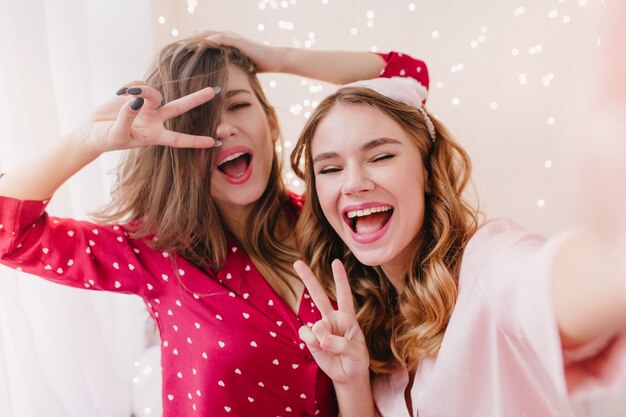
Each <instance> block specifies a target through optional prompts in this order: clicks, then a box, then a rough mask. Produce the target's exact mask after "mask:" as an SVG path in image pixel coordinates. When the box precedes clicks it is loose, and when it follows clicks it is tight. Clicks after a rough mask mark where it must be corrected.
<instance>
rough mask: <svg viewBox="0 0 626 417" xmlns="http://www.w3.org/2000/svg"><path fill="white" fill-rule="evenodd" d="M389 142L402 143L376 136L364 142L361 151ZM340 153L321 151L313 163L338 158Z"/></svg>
mask: <svg viewBox="0 0 626 417" xmlns="http://www.w3.org/2000/svg"><path fill="white" fill-rule="evenodd" d="M387 144H394V145H401V144H402V143H401V142H400V141H399V140H397V139H392V138H376V139H372V140H370V141H368V142H367V143H365V144H363V145H362V146H361V152H367V151H370V150H372V149H374V148H376V147H378V146H382V145H387ZM338 156H339V154H338V153H337V152H324V153H321V154H319V155H317V156H316V157H315V158H313V165H315V164H316V163H318V162H320V161H323V160H325V159H331V158H336V157H338Z"/></svg>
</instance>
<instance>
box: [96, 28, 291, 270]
mask: <svg viewBox="0 0 626 417" xmlns="http://www.w3.org/2000/svg"><path fill="white" fill-rule="evenodd" d="M229 65H234V66H236V67H238V68H240V69H241V70H243V71H244V72H245V73H246V74H248V79H249V81H250V85H251V87H252V89H253V91H254V93H255V94H256V97H257V98H258V99H259V101H260V103H261V106H262V108H263V109H264V111H265V114H266V116H267V119H268V121H269V123H270V124H271V125H272V126H276V131H278V130H277V129H278V123H277V118H276V112H275V110H274V108H273V107H272V106H271V105H270V104H269V102H268V100H267V98H266V97H265V94H264V93H263V90H262V89H261V85H260V83H259V80H258V78H257V76H256V74H257V70H256V68H255V66H254V64H253V63H252V62H251V61H250V60H249V59H248V58H247V57H245V56H244V55H242V54H241V53H240V52H239V51H238V50H237V49H234V48H230V47H224V46H218V45H216V44H214V43H212V42H209V41H207V40H206V39H204V38H200V37H195V38H189V39H184V40H181V41H179V42H175V43H172V44H170V45H168V46H166V47H165V48H164V49H163V50H162V51H161V53H160V55H159V56H158V57H157V58H156V59H155V62H154V64H153V65H152V67H151V68H150V70H149V71H148V74H147V77H146V83H147V84H148V85H150V86H151V87H153V88H155V89H157V90H158V91H159V92H160V93H161V94H162V95H163V104H165V103H168V102H170V101H172V100H175V99H177V98H180V97H182V96H185V95H187V94H190V93H192V92H194V91H198V90H200V89H202V88H205V87H208V86H220V87H222V89H224V88H225V86H226V82H227V78H228V66H229ZM221 97H222V95H218V96H216V98H215V99H213V100H211V101H209V102H208V103H206V104H203V105H201V106H198V107H196V108H195V109H193V110H191V111H189V112H187V113H184V114H182V115H180V116H178V117H175V118H173V119H171V120H168V121H167V124H166V127H167V128H168V129H171V130H175V131H178V132H184V133H190V134H195V135H210V136H214V135H215V131H216V129H217V125H218V123H219V120H220V117H221V112H222V108H223V99H222V98H221ZM273 139H277V138H270V137H268V138H267V140H273ZM213 152H214V151H213V150H212V149H181V148H173V147H169V146H149V147H142V148H138V149H133V150H130V151H128V152H127V153H126V155H125V157H124V158H123V159H122V161H121V163H120V166H119V169H118V175H117V181H116V184H115V187H114V189H113V193H112V201H111V203H110V204H109V205H108V206H107V207H105V208H104V209H102V210H101V211H99V212H97V213H95V214H94V215H93V216H94V218H95V219H96V220H98V221H100V222H104V223H112V222H119V221H125V222H128V224H129V225H132V231H133V236H134V237H137V238H146V237H149V236H154V237H155V238H156V239H150V241H149V242H150V244H151V245H152V247H154V248H155V249H157V250H164V251H169V252H172V253H177V254H179V255H181V256H182V257H184V258H186V259H187V260H189V261H191V262H192V263H194V264H195V265H197V266H199V267H207V268H210V269H212V270H214V271H216V270H218V269H220V268H221V267H222V266H223V263H224V260H225V258H226V253H227V247H226V237H227V230H225V222H224V221H223V218H222V217H221V214H220V212H219V210H218V208H217V206H216V204H215V201H214V200H213V199H212V198H211V193H210V190H211V173H212V171H213V158H212V153H213ZM280 173H281V160H280V158H279V157H278V154H277V153H276V151H275V150H274V152H273V161H272V168H271V172H270V176H269V179H268V183H267V186H266V189H265V191H264V193H263V195H262V196H261V197H260V198H259V200H257V201H256V202H255V203H254V204H253V207H252V209H251V210H250V211H249V212H250V213H254V214H255V216H254V218H252V217H253V216H249V218H248V219H247V220H246V222H247V223H246V229H245V230H246V231H247V233H246V235H245V236H244V237H243V241H242V242H241V244H242V245H243V247H244V249H245V250H246V252H247V253H248V255H250V256H251V257H252V258H253V259H258V260H260V261H261V262H263V263H264V264H265V265H271V266H272V267H273V268H274V269H277V270H280V271H282V272H284V273H285V274H288V275H292V276H293V275H294V272H293V269H292V267H291V265H292V263H293V262H294V260H295V259H297V253H296V251H295V248H292V247H289V246H287V245H285V244H283V243H282V242H284V241H285V237H284V236H281V235H280V234H281V230H280V227H279V226H280V222H283V223H285V222H289V221H290V218H289V217H288V216H287V215H286V213H285V208H286V201H287V195H286V192H285V188H284V184H283V182H282V180H281V177H280ZM282 233H283V234H284V231H282ZM277 276H278V278H280V274H277ZM281 279H282V278H281ZM283 281H284V280H283Z"/></svg>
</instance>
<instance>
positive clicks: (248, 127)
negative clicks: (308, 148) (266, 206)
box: [211, 65, 278, 217]
mask: <svg viewBox="0 0 626 417" xmlns="http://www.w3.org/2000/svg"><path fill="white" fill-rule="evenodd" d="M221 94H223V97H224V109H223V112H222V116H221V119H220V122H219V124H218V127H217V131H216V136H217V137H218V138H220V139H221V140H222V142H223V146H222V147H221V148H218V149H219V150H218V152H217V153H216V156H215V160H214V161H215V164H214V165H215V168H214V170H213V177H212V179H211V195H212V196H213V198H214V199H215V202H216V204H217V206H218V207H219V209H220V211H221V212H222V213H223V214H224V215H225V216H226V217H231V216H240V215H241V214H242V213H245V211H246V209H247V208H248V207H249V206H250V205H251V204H253V203H254V202H256V201H257V200H258V199H259V198H260V197H261V195H262V194H263V192H264V191H265V189H266V188H267V184H268V181H269V177H270V172H271V168H272V163H273V157H274V141H273V140H272V138H277V136H278V130H277V126H276V121H275V120H274V119H273V118H270V117H268V115H267V114H266V112H265V110H264V109H263V107H262V105H261V102H260V101H259V99H258V97H257V96H256V94H255V92H254V89H253V87H252V86H251V84H250V79H249V75H248V74H246V73H245V72H244V71H242V70H241V69H239V68H238V67H235V66H232V65H231V66H229V76H228V83H227V86H226V88H224V90H223V92H222V93H221Z"/></svg>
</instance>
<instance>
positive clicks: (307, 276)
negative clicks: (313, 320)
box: [293, 261, 335, 317]
mask: <svg viewBox="0 0 626 417" xmlns="http://www.w3.org/2000/svg"><path fill="white" fill-rule="evenodd" d="M293 269H295V271H296V273H297V274H298V276H299V277H300V279H302V282H303V283H304V286H305V287H306V288H307V290H308V291H309V295H310V296H311V298H312V299H313V302H314V303H315V304H316V305H317V308H318V309H319V311H320V313H322V317H325V316H327V315H328V314H330V313H332V312H333V311H335V309H334V308H333V306H332V305H331V304H330V300H329V299H328V296H327V295H326V291H324V289H323V288H322V286H321V285H320V283H319V282H318V281H317V278H316V277H315V274H313V271H311V268H309V266H308V265H307V264H305V263H304V262H302V261H296V262H295V263H294V264H293Z"/></svg>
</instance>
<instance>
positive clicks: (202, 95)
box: [160, 87, 219, 120]
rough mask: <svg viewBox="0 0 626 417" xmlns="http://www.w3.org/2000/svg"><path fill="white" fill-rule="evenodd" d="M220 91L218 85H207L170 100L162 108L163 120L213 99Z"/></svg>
mask: <svg viewBox="0 0 626 417" xmlns="http://www.w3.org/2000/svg"><path fill="white" fill-rule="evenodd" d="M217 92H219V88H218V87H206V88H203V89H202V90H198V91H196V92H194V93H191V94H188V95H186V96H183V97H181V98H179V99H176V100H174V101H170V102H169V103H167V104H166V105H165V106H163V107H162V108H161V110H160V113H161V116H162V117H163V120H168V119H171V118H172V117H176V116H179V115H181V114H183V113H185V112H188V111H189V110H191V109H193V108H195V107H198V106H199V105H201V104H204V103H206V102H207V101H209V100H211V99H212V98H213V97H215V95H216V94H217Z"/></svg>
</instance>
